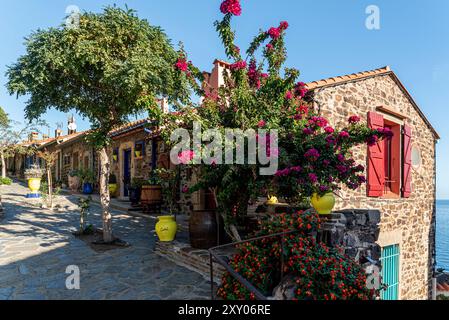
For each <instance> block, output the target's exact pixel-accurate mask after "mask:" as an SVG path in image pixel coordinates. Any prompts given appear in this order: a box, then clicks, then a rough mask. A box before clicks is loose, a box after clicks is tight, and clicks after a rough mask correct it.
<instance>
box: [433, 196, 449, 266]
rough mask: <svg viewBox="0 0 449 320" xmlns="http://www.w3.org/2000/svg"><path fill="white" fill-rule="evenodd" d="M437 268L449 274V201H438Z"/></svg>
mask: <svg viewBox="0 0 449 320" xmlns="http://www.w3.org/2000/svg"><path fill="white" fill-rule="evenodd" d="M436 250H437V268H443V269H445V271H446V272H449V200H437V236H436Z"/></svg>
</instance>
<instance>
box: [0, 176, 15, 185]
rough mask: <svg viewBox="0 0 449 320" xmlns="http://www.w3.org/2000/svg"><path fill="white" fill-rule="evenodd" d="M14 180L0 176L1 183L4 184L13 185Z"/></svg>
mask: <svg viewBox="0 0 449 320" xmlns="http://www.w3.org/2000/svg"><path fill="white" fill-rule="evenodd" d="M11 183H12V180H11V179H10V178H0V185H2V184H4V185H7V186H9V185H11Z"/></svg>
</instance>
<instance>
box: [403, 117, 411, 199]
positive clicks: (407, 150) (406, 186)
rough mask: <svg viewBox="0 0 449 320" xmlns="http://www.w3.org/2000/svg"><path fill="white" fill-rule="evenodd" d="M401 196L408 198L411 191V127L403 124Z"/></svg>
mask: <svg viewBox="0 0 449 320" xmlns="http://www.w3.org/2000/svg"><path fill="white" fill-rule="evenodd" d="M402 141H403V150H402V154H403V160H402V196H403V197H404V198H409V197H410V195H411V193H412V129H411V128H410V127H409V126H407V125H404V128H403V130H402Z"/></svg>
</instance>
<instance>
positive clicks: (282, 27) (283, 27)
mask: <svg viewBox="0 0 449 320" xmlns="http://www.w3.org/2000/svg"><path fill="white" fill-rule="evenodd" d="M279 29H280V30H287V29H288V22H287V21H281V23H280V24H279Z"/></svg>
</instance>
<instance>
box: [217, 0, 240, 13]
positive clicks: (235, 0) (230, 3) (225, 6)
mask: <svg viewBox="0 0 449 320" xmlns="http://www.w3.org/2000/svg"><path fill="white" fill-rule="evenodd" d="M220 11H221V13H223V14H228V13H230V14H233V15H234V16H239V15H241V14H242V7H241V6H240V0H225V1H223V2H222V3H221V5H220Z"/></svg>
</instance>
